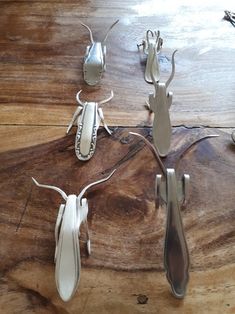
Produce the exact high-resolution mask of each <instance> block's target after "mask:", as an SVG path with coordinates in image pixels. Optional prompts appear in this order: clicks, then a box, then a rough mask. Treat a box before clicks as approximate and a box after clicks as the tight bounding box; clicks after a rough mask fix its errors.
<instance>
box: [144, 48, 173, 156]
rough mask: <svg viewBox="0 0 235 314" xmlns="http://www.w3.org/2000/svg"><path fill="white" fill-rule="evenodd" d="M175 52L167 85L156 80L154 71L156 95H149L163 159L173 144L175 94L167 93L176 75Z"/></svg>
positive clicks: (155, 132)
mask: <svg viewBox="0 0 235 314" xmlns="http://www.w3.org/2000/svg"><path fill="white" fill-rule="evenodd" d="M176 52H177V50H175V51H174V52H173V54H172V70H171V75H170V77H169V78H168V80H167V81H166V82H165V83H162V82H157V81H156V80H155V78H154V74H153V71H151V76H152V79H153V84H154V89H155V91H154V93H150V94H149V100H148V102H147V105H148V109H149V111H150V113H154V119H153V143H154V146H155V148H156V149H157V150H158V153H159V155H160V156H161V157H165V156H166V155H167V154H168V152H169V149H170V143H171V133H172V130H171V121H170V113H169V109H170V107H171V104H172V98H173V93H172V92H167V88H168V86H169V85H170V83H171V81H172V79H173V77H174V74H175V59H174V57H175V53H176ZM154 58H155V57H154V54H153V56H152V60H151V64H152V65H153V62H154Z"/></svg>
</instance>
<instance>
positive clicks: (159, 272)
mask: <svg viewBox="0 0 235 314" xmlns="http://www.w3.org/2000/svg"><path fill="white" fill-rule="evenodd" d="M231 6H232V3H231V1H230V0H224V1H222V2H221V1H219V0H214V1H203V0H197V1H191V2H187V1H184V0H179V1H170V0H159V1H155V0H142V1H139V0H130V1H124V0H119V1H101V0H94V1H89V0H88V1H84V0H41V1H38V0H30V1H29V0H22V1H21V0H20V1H14V0H3V1H0V25H1V27H0V187H1V188H0V274H1V278H0V313H3V314H13V313H14V314H15V313H17V314H18V313H19V314H21V313H26V314H31V313H40V314H41V313H42V314H46V313H62V314H63V313H64V314H65V313H71V314H72V313H74V314H77V313H86V314H90V313H101V314H103V313H107V314H110V313H112V314H113V313H114V314H115V313H117V314H120V313H124V314H126V313H128V314H129V313H130V314H133V313H154V314H155V313H160V314H161V313H163V314H168V313H170V314H171V313H180V314H181V313H183V314H184V313H187V314H189V313H190V314H191V313H193V314H197V313H201V314H208V313H209V314H210V313H213V314H221V313H226V314H227V313H229V314H230V313H234V312H235V303H234V300H235V264H234V260H235V239H234V238H235V236H234V220H235V205H234V204H235V195H234V186H235V176H234V168H235V167H234V166H235V161H234V156H235V155H234V154H235V145H234V144H233V143H232V141H231V136H230V135H231V132H232V130H233V129H235V89H234V86H235V75H234V64H235V41H234V35H235V33H234V27H233V26H232V25H231V24H230V23H229V22H227V21H225V20H223V16H224V13H223V11H224V10H231V11H234V12H235V8H234V7H231ZM118 18H119V19H120V22H119V23H118V25H116V26H115V28H114V29H113V30H112V32H111V33H110V36H109V38H108V40H107V59H106V60H107V71H106V72H105V74H104V76H103V79H102V81H101V84H100V85H99V86H96V87H90V86H87V85H85V83H84V81H83V75H82V62H83V56H84V53H85V49H86V46H87V45H88V44H89V36H88V33H87V32H86V30H85V29H84V28H83V27H82V26H81V25H80V22H84V23H87V24H88V25H89V26H90V27H91V28H92V30H93V31H94V38H95V39H101V38H102V37H103V34H104V33H105V31H106V29H107V28H108V27H109V26H110V25H111V24H112V23H113V22H114V21H115V20H116V19H118ZM147 29H155V30H158V29H159V30H160V31H161V36H162V37H163V40H164V44H163V49H162V52H161V54H160V67H161V73H162V81H165V80H166V79H167V78H168V76H169V73H170V70H171V63H170V57H171V54H172V51H174V50H175V49H178V52H177V54H176V74H175V78H174V80H173V82H172V83H171V85H170V88H169V90H170V91H173V93H174V97H173V104H172V107H171V109H170V114H171V121H172V124H173V126H175V127H174V129H173V133H174V134H173V141H172V146H171V153H170V155H169V156H168V157H167V158H166V159H165V160H164V163H165V164H166V165H167V166H171V167H172V166H175V167H176V169H177V170H176V172H177V175H178V176H179V177H180V176H181V175H182V174H183V173H189V174H190V176H191V185H190V201H189V203H188V207H187V209H186V210H185V211H183V212H182V218H183V223H184V226H185V232H186V238H187V241H188V246H189V251H190V257H191V268H190V282H189V287H188V293H187V296H186V298H185V299H184V300H181V301H180V300H176V299H175V298H174V297H173V296H172V295H171V293H170V288H169V285H168V283H167V280H166V278H165V274H164V269H163V239H164V231H165V219H166V212H165V208H161V209H160V210H159V211H158V212H156V210H155V208H154V201H153V199H154V189H153V184H154V177H155V174H156V173H157V172H159V171H160V169H159V167H158V165H157V164H156V161H155V159H154V157H153V156H152V154H151V152H150V151H149V150H148V149H147V148H146V147H145V145H144V144H143V142H142V141H140V140H138V139H136V138H134V137H129V136H128V130H131V131H136V132H140V133H141V134H143V135H144V136H146V137H148V138H149V139H151V129H150V128H149V127H150V126H151V123H152V120H151V117H150V116H149V115H148V112H147V111H146V110H145V108H144V105H145V101H146V99H147V97H148V94H149V92H152V91H153V86H152V85H151V84H147V83H146V82H145V81H144V69H145V62H146V58H145V56H144V55H143V54H142V53H140V52H139V51H138V50H137V46H136V44H137V43H140V42H141V41H142V39H143V37H144V34H145V32H146V30H147ZM80 89H82V90H83V92H82V94H81V98H82V99H85V100H86V99H87V100H95V101H99V100H102V99H104V98H106V97H107V96H109V95H110V90H111V89H112V90H113V91H114V98H113V99H112V101H110V102H109V103H107V104H104V105H103V106H102V108H103V111H104V115H105V119H106V121H107V124H108V125H110V126H111V128H112V129H113V130H114V134H113V136H111V137H109V136H108V135H107V134H106V133H105V132H104V131H103V130H99V133H98V143H97V151H96V153H95V156H94V157H93V158H92V159H91V160H90V161H89V162H88V163H81V162H79V161H78V160H77V159H76V157H75V153H74V135H75V128H74V129H73V132H72V134H71V135H69V136H65V132H66V126H67V125H68V122H69V121H70V119H71V117H72V114H73V112H74V111H75V108H76V106H77V104H76V101H75V95H76V93H77V91H78V90H80ZM209 133H210V134H211V133H213V134H214V133H216V134H219V135H220V137H219V138H214V139H210V140H206V141H204V142H200V143H199V144H198V145H196V146H194V147H192V148H191V149H190V150H189V151H188V152H187V153H186V154H185V155H184V156H183V157H182V156H181V154H182V152H184V151H185V149H186V148H187V147H188V146H189V145H190V143H191V142H192V141H193V140H194V139H196V138H199V137H200V136H202V135H203V134H209ZM113 168H117V172H116V174H115V176H113V177H112V179H111V180H110V181H109V182H107V183H105V184H103V185H102V186H99V187H97V188H93V189H92V190H91V191H90V192H89V193H88V194H87V197H88V199H89V207H90V211H89V221H88V222H89V227H90V231H91V240H92V255H91V256H90V257H89V258H88V257H87V255H86V253H85V248H84V245H85V244H84V240H85V233H84V230H82V232H81V241H80V243H81V254H82V276H81V282H80V287H79V291H78V292H77V293H76V295H75V297H74V298H73V299H72V300H71V301H70V302H69V303H63V302H62V301H61V300H60V299H59V297H58V293H57V291H56V286H55V280H54V264H53V254H54V247H55V243H54V226H55V219H56V216H57V210H58V207H59V204H60V203H61V199H60V197H59V196H58V195H57V194H56V193H55V194H54V193H53V191H47V190H41V189H38V188H37V187H36V186H34V185H33V183H32V181H31V176H34V177H35V178H37V179H38V180H39V182H41V183H48V184H55V185H58V186H59V187H61V188H62V189H64V190H65V191H66V192H67V193H76V194H77V193H79V191H80V190H81V188H82V187H83V186H85V185H86V184H87V183H89V182H92V181H93V180H96V179H98V178H100V177H103V176H104V175H106V174H107V173H108V172H109V171H111V169H113Z"/></svg>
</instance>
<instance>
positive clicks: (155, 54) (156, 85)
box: [150, 47, 158, 96]
mask: <svg viewBox="0 0 235 314" xmlns="http://www.w3.org/2000/svg"><path fill="white" fill-rule="evenodd" d="M156 56H157V52H156V47H154V48H153V54H152V59H150V68H151V70H150V75H151V79H152V81H153V85H154V87H155V96H156V94H157V90H158V82H157V81H156V79H155V77H154V75H153V63H154V60H155V58H156Z"/></svg>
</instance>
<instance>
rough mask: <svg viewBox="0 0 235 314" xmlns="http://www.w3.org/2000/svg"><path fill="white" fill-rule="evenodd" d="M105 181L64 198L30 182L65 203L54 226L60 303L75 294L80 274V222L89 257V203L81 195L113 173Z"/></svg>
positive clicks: (61, 206) (45, 186) (50, 187)
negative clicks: (83, 227)
mask: <svg viewBox="0 0 235 314" xmlns="http://www.w3.org/2000/svg"><path fill="white" fill-rule="evenodd" d="M115 171H116V170H114V171H112V172H111V173H110V175H109V176H108V177H106V178H104V179H101V180H99V181H96V182H93V183H91V184H89V185H87V186H86V187H85V188H84V189H83V190H82V191H81V193H80V194H79V195H78V196H76V195H66V193H65V192H64V191H62V190H61V189H60V188H58V187H55V186H51V185H44V184H40V183H38V182H37V181H36V180H35V179H34V178H32V179H33V182H34V183H35V184H36V185H37V186H39V187H42V188H47V189H52V190H55V191H56V192H58V193H59V194H60V195H61V196H62V198H63V199H64V200H65V204H61V205H60V207H59V213H58V216H57V221H56V225H55V243H56V248H55V258H54V261H55V264H56V266H55V279H56V286H57V290H58V292H59V295H60V297H61V299H62V300H63V301H65V302H66V301H69V300H70V299H71V298H72V297H73V295H74V294H75V292H76V290H77V287H78V284H79V279H80V273H81V258H80V245H79V230H80V226H81V224H82V223H84V224H85V227H86V236H87V252H88V254H89V255H90V254H91V245H90V237H89V230H88V224H87V214H88V201H87V199H86V198H83V195H84V194H85V192H87V190H88V189H89V188H91V187H92V186H94V185H96V184H100V183H102V182H105V181H107V180H108V179H109V178H110V177H111V176H112V175H113V174H114V172H115Z"/></svg>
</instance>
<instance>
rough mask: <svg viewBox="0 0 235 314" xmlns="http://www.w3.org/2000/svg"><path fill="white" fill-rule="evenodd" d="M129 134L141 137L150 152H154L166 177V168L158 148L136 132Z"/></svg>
mask: <svg viewBox="0 0 235 314" xmlns="http://www.w3.org/2000/svg"><path fill="white" fill-rule="evenodd" d="M129 134H132V135H135V136H138V137H140V138H141V139H142V140H143V141H144V142H145V143H146V145H147V146H148V148H150V150H151V151H152V152H153V154H154V156H155V157H156V159H157V161H158V163H159V165H160V167H161V169H162V172H163V173H164V175H165V176H166V168H165V166H164V164H163V163H162V161H161V158H160V156H159V154H158V151H157V150H156V148H155V147H154V146H153V145H152V144H151V143H150V142H149V141H148V140H147V139H146V138H145V137H144V136H143V135H141V134H139V133H135V132H129Z"/></svg>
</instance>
